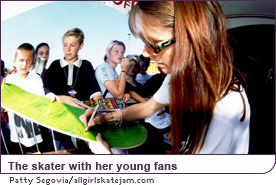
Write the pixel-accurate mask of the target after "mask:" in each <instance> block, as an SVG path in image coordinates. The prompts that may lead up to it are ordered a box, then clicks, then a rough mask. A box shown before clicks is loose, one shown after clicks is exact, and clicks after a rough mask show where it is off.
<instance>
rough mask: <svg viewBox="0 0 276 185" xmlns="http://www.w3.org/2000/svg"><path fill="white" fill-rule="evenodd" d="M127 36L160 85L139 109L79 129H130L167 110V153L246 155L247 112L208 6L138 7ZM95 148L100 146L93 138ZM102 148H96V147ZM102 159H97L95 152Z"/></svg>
mask: <svg viewBox="0 0 276 185" xmlns="http://www.w3.org/2000/svg"><path fill="white" fill-rule="evenodd" d="M129 26H130V29H131V31H132V33H133V34H134V35H136V36H138V37H139V38H141V39H142V40H143V42H145V47H144V51H143V55H144V56H145V57H153V59H154V61H156V62H157V63H158V65H159V67H160V68H161V69H162V71H163V72H164V73H167V74H168V75H167V76H166V79H165V80H164V82H163V85H162V86H161V88H160V89H159V90H158V92H157V93H156V94H155V95H154V96H153V98H151V99H150V100H149V101H148V102H146V103H141V104H137V105H133V106H130V107H128V108H126V109H124V110H122V111H121V112H120V111H118V113H115V114H114V113H113V116H112V117H111V115H110V114H105V115H100V114H99V115H98V116H97V117H96V118H95V119H93V120H92V121H90V122H89V123H88V122H87V117H88V116H89V115H91V113H92V112H93V111H92V110H87V111H86V113H85V114H84V115H83V116H81V118H80V119H81V120H82V121H83V123H84V124H85V125H88V126H93V125H95V124H101V123H102V122H107V121H117V120H119V121H121V120H125V121H131V120H136V119H141V118H145V117H148V116H149V115H151V114H153V113H154V112H156V111H157V110H158V109H161V108H163V107H165V106H166V105H169V106H170V114H171V117H172V120H171V132H172V151H171V152H172V153H187V154H195V153H205V154H214V153H218V154H244V153H248V146H249V122H250V106H249V103H248V100H247V96H246V94H245V90H244V88H243V85H242V84H243V83H244V81H243V78H241V76H242V75H236V74H240V73H238V72H237V73H236V70H235V69H234V66H233V61H232V57H231V49H230V47H229V45H228V41H227V32H226V20H225V17H224V14H223V11H222V9H221V7H220V5H219V3H218V2H215V1H210V2H207V1H153V2H142V1H141V2H138V3H137V5H136V6H135V7H134V8H133V9H132V11H131V12H130V15H129ZM97 139H98V142H97V143H96V144H91V149H92V151H93V152H95V153H97V152H98V150H97V149H96V147H99V146H102V145H104V146H105V150H104V151H105V152H106V153H110V149H109V148H108V145H107V143H105V142H104V141H103V140H102V139H101V137H100V135H98V136H97ZM101 148H102V147H101ZM101 152H103V151H101Z"/></svg>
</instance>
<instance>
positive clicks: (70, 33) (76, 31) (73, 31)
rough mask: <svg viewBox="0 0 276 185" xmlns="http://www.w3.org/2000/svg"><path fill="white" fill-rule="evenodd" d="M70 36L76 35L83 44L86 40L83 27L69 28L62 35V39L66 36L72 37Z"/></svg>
mask: <svg viewBox="0 0 276 185" xmlns="http://www.w3.org/2000/svg"><path fill="white" fill-rule="evenodd" d="M70 36H74V37H76V39H77V41H78V42H79V43H80V44H82V43H83V41H84V33H83V31H82V30H81V29H79V28H73V29H71V30H68V31H67V32H66V33H65V34H64V35H63V37H62V41H63V39H64V37H70Z"/></svg>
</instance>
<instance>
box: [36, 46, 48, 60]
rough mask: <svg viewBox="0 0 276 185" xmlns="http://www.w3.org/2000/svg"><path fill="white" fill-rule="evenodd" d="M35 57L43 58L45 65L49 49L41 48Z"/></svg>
mask: <svg viewBox="0 0 276 185" xmlns="http://www.w3.org/2000/svg"><path fill="white" fill-rule="evenodd" d="M37 57H40V58H45V64H46V63H47V61H48V59H49V48H48V47H47V46H41V47H40V48H39V49H38V51H37Z"/></svg>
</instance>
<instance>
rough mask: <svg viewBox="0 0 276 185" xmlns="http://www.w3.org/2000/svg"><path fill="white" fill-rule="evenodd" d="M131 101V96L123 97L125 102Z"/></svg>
mask: <svg viewBox="0 0 276 185" xmlns="http://www.w3.org/2000/svg"><path fill="white" fill-rule="evenodd" d="M129 100H130V94H128V93H127V94H124V96H123V101H124V102H128V101H129Z"/></svg>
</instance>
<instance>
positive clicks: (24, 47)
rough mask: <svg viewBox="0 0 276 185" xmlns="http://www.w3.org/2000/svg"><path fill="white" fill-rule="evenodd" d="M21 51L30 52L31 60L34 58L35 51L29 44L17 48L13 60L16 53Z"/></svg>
mask: <svg viewBox="0 0 276 185" xmlns="http://www.w3.org/2000/svg"><path fill="white" fill-rule="evenodd" d="M21 50H25V51H31V52H32V57H33V58H32V59H34V58H35V50H34V47H33V45H31V44H29V43H23V44H21V45H20V46H18V48H17V50H16V52H15V58H16V57H17V51H21Z"/></svg>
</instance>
